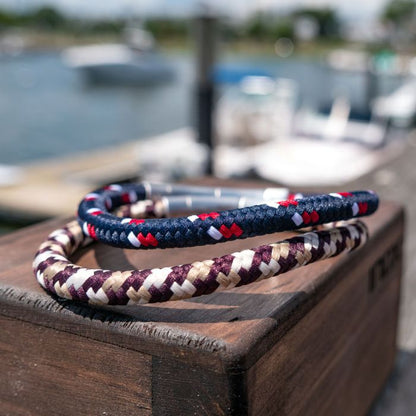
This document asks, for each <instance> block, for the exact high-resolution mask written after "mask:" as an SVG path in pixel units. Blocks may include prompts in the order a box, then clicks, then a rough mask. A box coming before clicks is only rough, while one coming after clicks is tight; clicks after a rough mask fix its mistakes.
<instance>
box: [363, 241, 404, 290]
mask: <svg viewBox="0 0 416 416" xmlns="http://www.w3.org/2000/svg"><path fill="white" fill-rule="evenodd" d="M401 261H402V242H401V241H397V242H396V243H395V244H394V245H392V246H390V247H389V248H388V249H387V250H386V251H385V252H384V253H383V254H382V255H381V256H380V257H379V258H378V259H377V260H376V261H375V262H374V264H373V265H372V266H371V268H370V270H369V273H368V291H369V293H374V292H375V291H378V290H380V289H381V288H382V287H383V286H384V284H385V282H386V281H387V280H389V279H391V278H393V277H394V276H395V274H394V273H392V271H393V270H394V269H395V268H396V266H397V264H398V263H400V262H401Z"/></svg>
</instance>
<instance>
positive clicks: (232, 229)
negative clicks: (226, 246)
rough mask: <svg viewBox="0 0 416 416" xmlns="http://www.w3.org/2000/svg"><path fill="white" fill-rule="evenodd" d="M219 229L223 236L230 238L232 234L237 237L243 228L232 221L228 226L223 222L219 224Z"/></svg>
mask: <svg viewBox="0 0 416 416" xmlns="http://www.w3.org/2000/svg"><path fill="white" fill-rule="evenodd" d="M219 231H220V233H221V234H222V235H223V236H224V237H225V238H230V237H231V236H233V235H235V236H236V237H239V236H240V235H241V234H243V230H242V229H241V228H240V227H239V226H238V225H237V224H236V223H234V224H233V225H232V226H231V227H230V228H228V227H226V226H225V225H224V224H223V225H221V227H220V229H219Z"/></svg>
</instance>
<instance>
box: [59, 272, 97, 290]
mask: <svg viewBox="0 0 416 416" xmlns="http://www.w3.org/2000/svg"><path fill="white" fill-rule="evenodd" d="M94 272H95V270H94V269H91V270H89V269H84V268H82V269H79V270H77V271H76V273H74V274H73V275H72V276H70V277H69V278H68V280H67V281H66V285H67V286H68V287H70V286H73V287H74V289H75V290H78V289H79V288H80V287H81V286H82V285H83V284H84V283H85V281H86V280H87V279H89V278H90V277H91V276H92V275H93V274H94Z"/></svg>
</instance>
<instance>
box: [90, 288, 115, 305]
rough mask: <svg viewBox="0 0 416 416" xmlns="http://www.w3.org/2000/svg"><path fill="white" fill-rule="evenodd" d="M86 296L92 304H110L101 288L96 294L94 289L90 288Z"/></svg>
mask: <svg viewBox="0 0 416 416" xmlns="http://www.w3.org/2000/svg"><path fill="white" fill-rule="evenodd" d="M86 295H87V296H88V297H89V299H90V302H91V303H98V304H100V303H101V304H102V303H104V304H105V303H108V300H109V299H108V297H107V295H106V294H105V292H104V290H103V289H102V288H101V287H100V288H99V289H98V290H97V292H94V290H93V288H92V287H90V288H89V289H88V290H87V292H86Z"/></svg>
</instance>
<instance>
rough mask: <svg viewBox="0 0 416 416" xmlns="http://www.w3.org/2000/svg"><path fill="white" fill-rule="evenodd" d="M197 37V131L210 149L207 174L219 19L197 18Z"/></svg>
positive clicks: (210, 143)
mask: <svg viewBox="0 0 416 416" xmlns="http://www.w3.org/2000/svg"><path fill="white" fill-rule="evenodd" d="M195 35H196V36H195V37H196V49H197V51H196V52H197V59H196V90H197V91H196V99H197V114H196V117H197V133H198V138H199V141H200V142H201V143H203V144H206V145H207V146H208V148H209V150H210V152H209V160H208V166H207V172H206V173H207V174H212V173H213V160H212V149H213V146H214V143H213V122H212V118H213V112H214V99H215V84H214V80H213V67H214V63H215V56H216V43H217V40H216V38H217V19H216V18H215V17H214V16H213V15H210V14H208V13H207V12H206V13H203V14H201V15H200V16H198V17H197V18H196V19H195Z"/></svg>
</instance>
